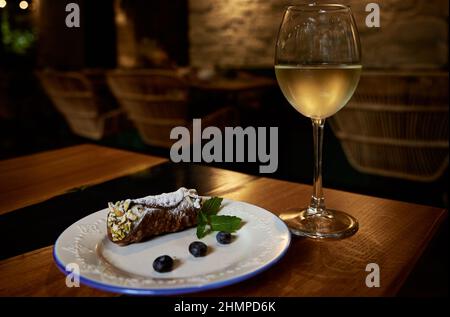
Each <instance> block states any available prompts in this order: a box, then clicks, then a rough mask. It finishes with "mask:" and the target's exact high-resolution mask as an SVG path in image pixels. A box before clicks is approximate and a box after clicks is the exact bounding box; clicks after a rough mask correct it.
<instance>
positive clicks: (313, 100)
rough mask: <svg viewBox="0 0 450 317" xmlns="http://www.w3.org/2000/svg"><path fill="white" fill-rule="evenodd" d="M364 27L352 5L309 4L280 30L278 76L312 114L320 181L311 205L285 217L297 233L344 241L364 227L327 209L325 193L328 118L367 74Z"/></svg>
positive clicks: (287, 17) (291, 12)
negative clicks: (364, 69) (363, 72)
mask: <svg viewBox="0 0 450 317" xmlns="http://www.w3.org/2000/svg"><path fill="white" fill-rule="evenodd" d="M361 69H362V67H361V51H360V42H359V36H358V30H357V28H356V24H355V21H354V18H353V15H352V12H351V9H350V7H348V6H345V5H340V4H309V5H299V6H290V7H288V8H287V9H286V11H285V13H284V16H283V20H282V22H281V26H280V31H279V33H278V38H277V44H276V53H275V74H276V77H277V81H278V84H279V86H280V88H281V91H282V92H283V94H284V96H285V97H286V99H287V100H288V101H289V103H290V104H291V105H292V106H293V107H294V108H295V109H296V110H297V111H298V112H300V113H301V114H303V115H304V116H306V117H309V118H311V121H312V126H313V140H314V182H313V194H312V197H311V201H310V204H309V206H307V207H304V208H297V209H291V210H288V211H286V212H284V213H282V214H281V215H280V217H281V219H283V220H284V221H285V222H286V224H287V225H288V227H289V229H290V230H291V232H292V233H293V234H295V235H299V236H305V237H309V238H314V239H340V238H345V237H348V236H351V235H353V234H354V233H355V232H357V230H358V221H357V220H356V219H355V218H354V217H352V216H351V215H349V214H346V213H344V212H342V211H337V210H333V209H328V208H326V205H325V199H324V196H323V191H322V143H323V129H324V125H325V119H326V118H328V117H330V116H332V115H334V114H335V113H336V112H338V111H339V110H340V109H341V108H342V107H344V106H345V105H346V104H347V102H348V101H349V100H350V98H351V97H352V96H353V93H354V92H355V89H356V87H357V85H358V82H359V78H360V75H361Z"/></svg>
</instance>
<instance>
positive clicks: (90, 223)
mask: <svg viewBox="0 0 450 317" xmlns="http://www.w3.org/2000/svg"><path fill="white" fill-rule="evenodd" d="M107 213H108V210H107V209H103V210H101V211H98V212H95V213H93V214H91V215H89V216H87V217H85V218H83V219H81V220H79V221H77V222H76V223H74V224H73V225H71V226H70V227H69V228H67V229H66V230H65V231H64V232H63V233H62V234H61V235H60V236H59V238H58V239H57V241H56V243H55V246H54V249H53V256H54V258H55V262H56V264H57V265H58V267H59V269H61V270H62V271H63V272H64V273H66V274H67V273H70V272H72V271H73V266H72V268H71V269H70V270H68V271H66V267H67V265H68V264H70V263H75V264H77V265H78V267H79V270H80V271H79V272H80V273H79V276H80V281H81V283H83V284H86V285H89V286H91V287H95V288H98V289H101V290H105V291H111V292H118V293H126V294H144V295H169V294H182V293H190V292H197V291H203V290H207V289H213V288H218V287H222V286H226V285H230V284H234V283H237V282H240V281H242V280H245V279H248V278H250V277H252V276H254V275H256V274H258V273H260V272H262V271H264V270H265V269H267V268H269V267H270V266H272V265H273V264H275V263H276V262H277V261H278V260H279V259H280V258H281V257H282V256H283V255H284V253H285V252H286V250H287V249H288V247H289V243H290V241H291V235H290V233H289V230H288V228H287V227H286V225H285V224H284V223H283V221H281V220H280V219H279V218H278V217H276V216H275V215H274V214H272V213H271V212H269V211H267V210H265V209H262V208H260V207H257V206H254V205H251V204H248V203H244V202H238V201H232V200H227V199H224V200H223V203H222V208H221V210H220V212H219V214H224V215H233V216H238V217H240V218H242V221H243V222H244V225H243V226H242V227H241V229H239V230H238V231H237V232H236V233H235V234H234V235H235V236H234V238H233V241H232V243H230V244H228V245H221V244H219V243H218V242H217V241H216V235H215V233H210V234H209V235H207V236H206V237H205V238H203V239H202V240H201V241H203V242H204V243H206V244H207V245H208V249H209V251H208V254H207V255H206V256H205V257H201V258H195V257H193V256H192V255H191V254H190V253H189V250H188V246H189V244H190V243H191V242H193V241H196V240H199V239H197V237H196V231H195V228H192V229H188V230H185V231H181V232H177V233H171V234H166V235H162V236H159V237H155V238H153V239H151V240H148V241H146V242H142V243H136V244H131V245H128V246H125V247H121V246H118V245H115V244H114V243H112V242H111V241H109V239H108V237H107V235H106V215H107ZM164 254H167V255H170V256H171V257H173V258H174V260H175V264H174V269H173V270H172V271H171V272H168V273H158V272H156V271H154V270H153V266H152V264H153V260H154V259H155V258H157V257H158V256H160V255H164Z"/></svg>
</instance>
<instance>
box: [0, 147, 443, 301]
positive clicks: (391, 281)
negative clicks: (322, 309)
mask: <svg viewBox="0 0 450 317" xmlns="http://www.w3.org/2000/svg"><path fill="white" fill-rule="evenodd" d="M117 155H119V153H118V154H117ZM128 155H130V156H133V155H135V154H132V153H128ZM112 156H114V154H112ZM138 156H141V155H138ZM136 159H137V158H136ZM149 159H150V157H149ZM154 160H156V159H154ZM211 170H212V172H213V174H212V175H216V176H215V177H219V176H220V177H222V178H223V177H225V178H226V179H227V183H229V184H232V186H213V187H212V190H211V191H209V192H206V193H201V194H205V195H220V196H223V197H227V198H230V199H235V200H242V201H247V202H250V203H253V204H256V205H258V206H261V207H263V208H266V209H268V210H270V211H272V212H273V213H275V214H279V213H280V212H282V211H283V210H286V209H288V208H292V207H300V206H304V205H305V204H306V203H307V202H308V201H309V198H310V194H311V187H310V186H307V185H302V184H297V183H291V182H285V181H279V180H274V179H269V178H258V177H252V178H249V177H242V176H243V175H242V174H239V173H236V172H228V171H221V172H220V173H218V172H217V171H218V169H213V168H211ZM99 177H102V174H101V173H99ZM48 195H49V194H47V196H48ZM325 195H326V199H327V205H328V206H329V207H330V208H333V209H339V210H343V211H346V212H348V213H350V214H352V215H353V216H355V217H356V218H357V219H358V220H359V223H360V229H359V231H358V232H357V233H356V234H355V235H354V236H352V237H350V238H348V239H345V240H340V241H322V242H318V241H312V240H308V239H303V238H293V240H292V244H291V246H290V248H289V251H288V252H287V254H286V255H285V256H284V257H283V259H281V261H280V262H279V263H278V264H277V265H275V266H273V267H272V268H270V269H269V270H267V271H265V272H263V273H262V274H259V275H257V276H255V277H253V278H251V279H249V280H247V281H244V282H241V283H239V284H236V285H232V286H229V287H226V288H222V289H217V290H214V291H207V292H204V293H199V294H197V295H198V296H392V295H395V294H396V292H397V291H398V290H399V288H400V287H401V285H402V284H403V282H404V281H405V279H406V277H407V276H408V274H409V273H410V271H411V270H412V268H413V267H414V264H415V263H416V261H417V260H418V258H419V257H420V255H421V253H422V252H423V250H424V248H425V247H426V245H427V244H428V242H429V241H430V239H431V237H432V236H433V234H434V233H435V231H436V230H437V228H438V227H439V224H440V223H441V222H442V221H443V219H444V218H445V217H446V214H447V212H446V211H445V210H442V209H439V208H433V207H428V206H422V205H415V204H410V203H405V202H398V201H392V200H387V199H380V198H374V197H369V196H363V195H358V194H352V193H347V192H342V191H337V190H325ZM368 263H377V264H378V265H379V266H380V270H381V287H379V288H368V287H366V285H365V278H366V276H367V274H368V272H366V271H365V268H366V265H367V264H368ZM0 295H3V296H5V295H12V296H17V295H31V296H113V295H115V294H110V293H105V292H102V291H97V290H93V289H91V288H89V287H85V286H82V287H80V288H67V287H66V286H65V277H64V275H63V274H62V273H61V272H60V271H59V270H58V269H57V268H56V265H55V264H54V262H53V257H52V246H49V247H46V248H42V249H39V250H35V251H33V252H30V253H26V254H23V255H20V256H17V257H14V258H10V259H7V260H4V261H2V262H0Z"/></svg>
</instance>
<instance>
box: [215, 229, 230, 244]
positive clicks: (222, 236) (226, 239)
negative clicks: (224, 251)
mask: <svg viewBox="0 0 450 317" xmlns="http://www.w3.org/2000/svg"><path fill="white" fill-rule="evenodd" d="M216 239H217V242H219V243H220V244H229V243H231V233H229V232H224V231H220V232H219V233H217V235H216Z"/></svg>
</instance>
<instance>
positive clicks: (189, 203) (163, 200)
mask: <svg viewBox="0 0 450 317" xmlns="http://www.w3.org/2000/svg"><path fill="white" fill-rule="evenodd" d="M200 204H201V198H200V197H199V196H198V194H197V191H196V190H195V189H186V188H184V187H181V188H180V189H178V190H177V191H175V192H172V193H164V194H161V195H156V196H147V197H143V198H139V199H127V200H124V201H118V202H116V203H115V204H113V203H108V207H109V212H108V216H107V222H106V223H107V231H108V238H109V239H110V240H111V241H112V242H114V243H117V244H119V245H127V244H130V243H135V242H139V241H142V240H145V239H148V238H151V237H153V236H157V235H160V234H164V233H169V232H177V231H181V230H184V229H187V228H190V227H192V226H195V225H196V224H197V213H198V211H199V210H200V208H201V205H200Z"/></svg>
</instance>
